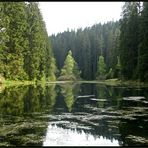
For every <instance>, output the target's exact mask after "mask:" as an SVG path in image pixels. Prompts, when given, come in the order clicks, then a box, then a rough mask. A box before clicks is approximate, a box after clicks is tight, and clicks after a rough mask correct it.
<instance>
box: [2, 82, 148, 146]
mask: <svg viewBox="0 0 148 148" xmlns="http://www.w3.org/2000/svg"><path fill="white" fill-rule="evenodd" d="M0 126H1V128H0V145H1V146H6V145H7V146H13V145H16V146H28V145H30V146H34V145H35V146H41V145H42V146H136V145H137V146H143V145H147V146H148V132H147V131H148V88H142V87H135V88H133V87H125V86H107V85H103V84H97V83H96V84H95V83H92V84H91V83H88V84H87V83H81V84H80V83H63V84H48V85H46V86H40V85H38V86H23V87H9V88H4V89H3V90H1V91H0Z"/></svg>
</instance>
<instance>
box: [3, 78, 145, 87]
mask: <svg viewBox="0 0 148 148" xmlns="http://www.w3.org/2000/svg"><path fill="white" fill-rule="evenodd" d="M60 83H98V84H105V85H112V86H121V85H125V86H141V87H148V83H144V82H139V81H131V80H130V81H123V80H119V79H107V80H91V81H85V80H81V81H50V82H45V81H38V82H35V81H13V80H5V81H4V82H3V84H1V85H5V86H6V87H8V86H18V85H22V86H24V85H36V84H41V85H42V84H60Z"/></svg>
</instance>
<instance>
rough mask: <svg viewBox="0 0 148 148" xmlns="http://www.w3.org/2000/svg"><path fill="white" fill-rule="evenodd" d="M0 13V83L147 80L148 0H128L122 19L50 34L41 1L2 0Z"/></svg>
mask: <svg viewBox="0 0 148 148" xmlns="http://www.w3.org/2000/svg"><path fill="white" fill-rule="evenodd" d="M0 11H1V14H0V15H1V16H0V42H1V44H0V82H2V81H4V79H6V80H29V81H55V80H105V79H113V78H117V79H120V80H139V81H141V82H148V64H147V63H148V27H147V26H148V2H143V3H142V2H125V4H124V6H123V9H122V16H121V19H120V20H119V21H116V22H113V21H111V22H107V23H104V24H101V23H99V24H95V25H93V26H92V27H86V28H85V29H82V28H79V29H77V30H76V31H74V30H71V31H69V30H67V31H64V32H62V33H58V34H57V35H51V36H50V37H48V34H47V31H46V27H45V23H44V21H43V18H42V15H41V12H40V10H39V8H38V3H37V2H27V3H26V2H17V3H15V2H0ZM49 19H50V18H49Z"/></svg>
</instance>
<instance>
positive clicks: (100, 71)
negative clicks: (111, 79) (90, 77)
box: [97, 55, 106, 79]
mask: <svg viewBox="0 0 148 148" xmlns="http://www.w3.org/2000/svg"><path fill="white" fill-rule="evenodd" d="M105 74H106V64H105V62H104V57H103V56H102V55H101V56H99V60H98V71H97V77H98V78H99V79H105Z"/></svg>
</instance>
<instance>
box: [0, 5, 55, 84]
mask: <svg viewBox="0 0 148 148" xmlns="http://www.w3.org/2000/svg"><path fill="white" fill-rule="evenodd" d="M0 10H1V14H0V42H1V44H0V73H1V75H3V76H4V77H5V78H6V79H9V80H33V81H38V80H41V81H46V79H48V78H49V77H50V79H51V80H55V75H54V73H55V61H54V60H53V54H52V49H51V46H50V41H49V39H48V34H47V31H46V27H45V24H44V22H43V18H42V15H41V13H40V10H39V8H38V3H36V2H31V3H25V2H18V3H15V2H1V3H0ZM51 70H52V72H51Z"/></svg>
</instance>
